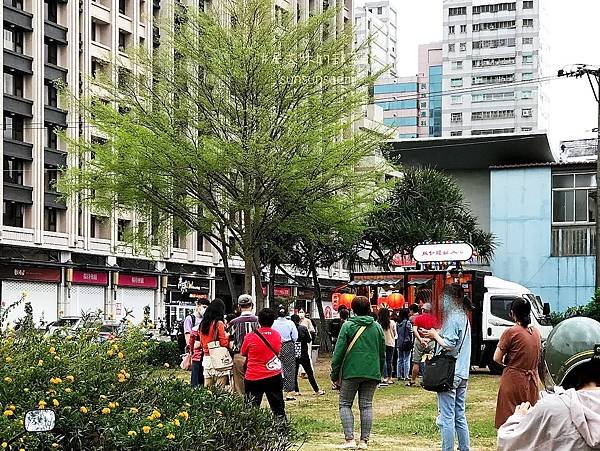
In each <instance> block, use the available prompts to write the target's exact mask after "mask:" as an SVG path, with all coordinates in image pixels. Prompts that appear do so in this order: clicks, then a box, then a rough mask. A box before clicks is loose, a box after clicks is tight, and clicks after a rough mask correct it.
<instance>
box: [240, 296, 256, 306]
mask: <svg viewBox="0 0 600 451" xmlns="http://www.w3.org/2000/svg"><path fill="white" fill-rule="evenodd" d="M252 304H254V299H253V298H252V296H251V295H249V294H240V296H239V297H238V305H239V306H240V307H246V306H249V305H252Z"/></svg>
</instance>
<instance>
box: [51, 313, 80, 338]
mask: <svg viewBox="0 0 600 451" xmlns="http://www.w3.org/2000/svg"><path fill="white" fill-rule="evenodd" d="M81 325H82V320H81V317H80V316H63V317H62V318H59V319H57V320H56V321H52V322H51V323H49V324H48V325H47V326H46V334H47V335H54V334H56V333H61V334H62V335H65V336H66V335H70V334H71V333H74V332H76V331H77V330H78V329H79V328H80V327H81ZM63 332H64V333H63Z"/></svg>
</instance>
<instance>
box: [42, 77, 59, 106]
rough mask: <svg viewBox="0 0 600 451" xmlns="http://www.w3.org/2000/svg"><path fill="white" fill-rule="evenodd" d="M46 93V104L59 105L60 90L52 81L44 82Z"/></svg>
mask: <svg viewBox="0 0 600 451" xmlns="http://www.w3.org/2000/svg"><path fill="white" fill-rule="evenodd" d="M44 94H45V96H44V97H45V98H46V105H48V106H54V107H55V106H57V101H58V90H57V89H56V86H54V84H53V83H52V82H46V83H45V84H44Z"/></svg>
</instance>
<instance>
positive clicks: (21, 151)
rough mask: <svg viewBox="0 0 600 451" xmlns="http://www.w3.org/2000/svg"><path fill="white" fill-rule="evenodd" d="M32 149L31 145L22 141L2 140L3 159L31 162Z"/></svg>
mask: <svg viewBox="0 0 600 451" xmlns="http://www.w3.org/2000/svg"><path fill="white" fill-rule="evenodd" d="M32 149H33V145H32V144H29V143H26V142H23V141H17V140H14V139H8V138H4V156H5V157H15V158H19V159H21V160H26V161H32V160H33V156H32Z"/></svg>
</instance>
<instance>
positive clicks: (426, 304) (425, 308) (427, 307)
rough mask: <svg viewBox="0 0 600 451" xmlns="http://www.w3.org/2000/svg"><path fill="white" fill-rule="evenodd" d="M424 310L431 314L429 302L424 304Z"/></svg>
mask: <svg viewBox="0 0 600 451" xmlns="http://www.w3.org/2000/svg"><path fill="white" fill-rule="evenodd" d="M422 309H423V310H427V311H428V312H431V304H430V303H429V302H426V303H425V304H423V307H422Z"/></svg>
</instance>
